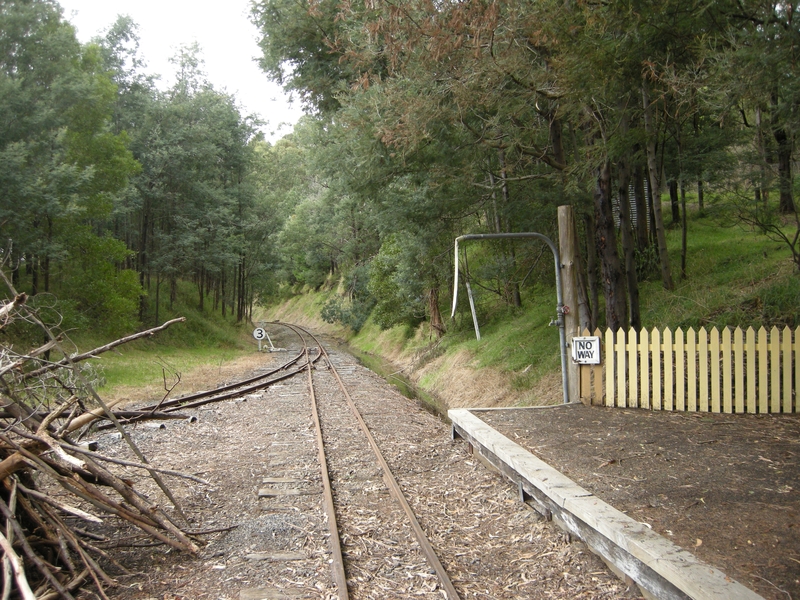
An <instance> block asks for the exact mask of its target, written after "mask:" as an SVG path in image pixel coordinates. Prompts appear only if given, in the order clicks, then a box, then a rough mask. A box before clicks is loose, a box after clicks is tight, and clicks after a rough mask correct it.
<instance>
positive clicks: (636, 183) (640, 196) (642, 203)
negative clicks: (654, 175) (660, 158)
mask: <svg viewBox="0 0 800 600" xmlns="http://www.w3.org/2000/svg"><path fill="white" fill-rule="evenodd" d="M633 198H634V202H635V203H636V227H635V230H636V247H637V248H638V249H639V252H643V251H644V249H645V248H647V246H648V244H649V243H650V240H649V238H648V237H647V232H648V227H647V224H648V223H647V215H648V214H649V213H650V211H648V210H647V196H645V192H644V169H643V168H642V165H636V169H635V170H634V180H633Z"/></svg>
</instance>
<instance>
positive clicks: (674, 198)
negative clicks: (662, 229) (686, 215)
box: [669, 179, 681, 225]
mask: <svg viewBox="0 0 800 600" xmlns="http://www.w3.org/2000/svg"><path fill="white" fill-rule="evenodd" d="M669 205H670V207H671V208H672V224H673V225H677V224H678V223H680V222H681V209H680V204H679V199H678V180H677V179H670V180H669Z"/></svg>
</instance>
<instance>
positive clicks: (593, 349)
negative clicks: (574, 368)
mask: <svg viewBox="0 0 800 600" xmlns="http://www.w3.org/2000/svg"><path fill="white" fill-rule="evenodd" d="M572 360H574V361H575V362H576V363H578V364H580V365H599V364H600V337H599V336H596V335H590V336H583V337H574V338H572Z"/></svg>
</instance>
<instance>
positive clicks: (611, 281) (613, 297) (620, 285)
mask: <svg viewBox="0 0 800 600" xmlns="http://www.w3.org/2000/svg"><path fill="white" fill-rule="evenodd" d="M594 208H595V218H596V226H597V229H596V232H595V241H596V244H597V253H598V255H599V256H600V267H601V271H602V276H603V297H604V298H605V301H606V327H609V328H611V330H612V331H617V330H619V329H627V328H628V311H627V307H626V303H625V299H626V293H625V276H624V274H623V272H622V265H621V264H620V260H619V254H618V253H617V233H616V227H615V224H614V211H613V208H612V204H611V165H610V164H609V162H608V161H605V163H604V164H603V166H602V167H600V168H599V169H597V171H596V184H595V191H594Z"/></svg>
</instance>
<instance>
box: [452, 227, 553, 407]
mask: <svg viewBox="0 0 800 600" xmlns="http://www.w3.org/2000/svg"><path fill="white" fill-rule="evenodd" d="M529 238H534V239H537V240H541V241H543V242H544V243H545V244H547V245H548V246H549V247H550V250H552V252H553V258H554V259H555V267H556V302H557V304H556V314H557V315H558V317H557V319H556V325H558V332H559V344H560V346H561V385H562V387H563V394H564V404H569V387H568V381H567V334H566V329H565V326H564V295H563V292H562V286H561V256H560V255H559V253H558V248H557V247H556V245H555V244H554V243H553V240H551V239H550V238H549V237H547V236H546V235H544V234H542V233H534V232H524V233H469V234H467V235H461V236H459V237H457V238H456V243H455V261H454V263H455V270H456V272H455V277H454V279H453V310H452V312H451V313H450V318H451V319H452V318H453V317H455V315H456V302H457V301H458V242H459V241H462V240H498V239H529ZM470 309H471V310H472V320H473V322H474V323H475V331H476V332H477V331H478V329H477V323H478V321H477V317H476V315H475V308H474V305H473V304H472V303H471V302H470ZM478 339H481V338H480V334H478Z"/></svg>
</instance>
